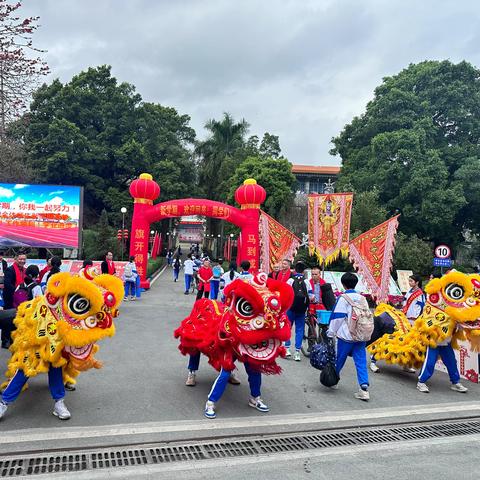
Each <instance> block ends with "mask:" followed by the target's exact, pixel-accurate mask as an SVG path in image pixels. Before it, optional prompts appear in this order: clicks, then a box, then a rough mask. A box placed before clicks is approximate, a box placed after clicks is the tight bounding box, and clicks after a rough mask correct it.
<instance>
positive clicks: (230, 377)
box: [185, 353, 270, 418]
mask: <svg viewBox="0 0 480 480" xmlns="http://www.w3.org/2000/svg"><path fill="white" fill-rule="evenodd" d="M244 365H245V370H246V372H247V375H248V383H249V385H250V395H251V397H250V400H249V402H248V404H249V405H250V406H251V407H253V408H256V409H257V410H258V411H260V412H268V411H269V410H270V409H269V408H268V407H267V405H265V403H263V401H262V399H261V398H260V388H261V385H262V374H261V373H260V372H257V371H256V370H254V369H253V368H251V367H250V365H248V363H244ZM199 366H200V353H197V354H196V355H190V359H189V361H188V377H187V381H186V382H185V385H187V386H189V387H194V386H195V385H196V374H197V371H198V368H199ZM227 383H231V384H232V385H240V380H238V378H237V377H236V376H235V374H234V371H233V370H225V369H223V368H222V369H221V370H220V373H219V374H218V377H217V378H216V380H215V382H213V386H212V389H211V390H210V393H209V394H208V400H207V403H206V405H205V412H204V413H205V416H206V417H207V418H215V417H216V416H217V414H216V413H215V403H216V402H218V401H219V400H220V398H221V397H222V395H223V392H224V391H225V388H227Z"/></svg>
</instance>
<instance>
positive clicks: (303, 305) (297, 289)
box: [290, 275, 310, 313]
mask: <svg viewBox="0 0 480 480" xmlns="http://www.w3.org/2000/svg"><path fill="white" fill-rule="evenodd" d="M292 288H293V303H292V306H291V307H290V310H291V311H292V312H295V313H305V312H306V311H307V308H308V305H309V304H310V299H309V298H308V291H307V286H306V285H305V278H304V277H303V275H302V276H301V277H299V276H295V277H293V283H292Z"/></svg>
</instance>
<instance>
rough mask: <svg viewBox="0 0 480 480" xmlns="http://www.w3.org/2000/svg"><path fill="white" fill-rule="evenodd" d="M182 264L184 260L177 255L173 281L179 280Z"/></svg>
mask: <svg viewBox="0 0 480 480" xmlns="http://www.w3.org/2000/svg"><path fill="white" fill-rule="evenodd" d="M181 266H182V261H181V260H180V258H179V257H175V260H174V261H173V281H174V282H176V281H177V280H178V274H179V273H180V268H181Z"/></svg>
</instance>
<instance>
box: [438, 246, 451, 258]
mask: <svg viewBox="0 0 480 480" xmlns="http://www.w3.org/2000/svg"><path fill="white" fill-rule="evenodd" d="M451 253H452V252H451V251H450V247H448V246H447V245H438V246H437V247H435V257H437V258H450V255H451Z"/></svg>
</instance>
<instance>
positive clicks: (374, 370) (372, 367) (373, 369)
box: [370, 362, 380, 373]
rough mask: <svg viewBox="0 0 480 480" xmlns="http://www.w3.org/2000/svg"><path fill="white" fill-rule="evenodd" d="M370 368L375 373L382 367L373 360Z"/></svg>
mask: <svg viewBox="0 0 480 480" xmlns="http://www.w3.org/2000/svg"><path fill="white" fill-rule="evenodd" d="M370 370H371V371H372V372H373V373H377V372H378V371H379V370H380V369H379V368H378V367H377V364H376V363H373V362H371V363H370Z"/></svg>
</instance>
